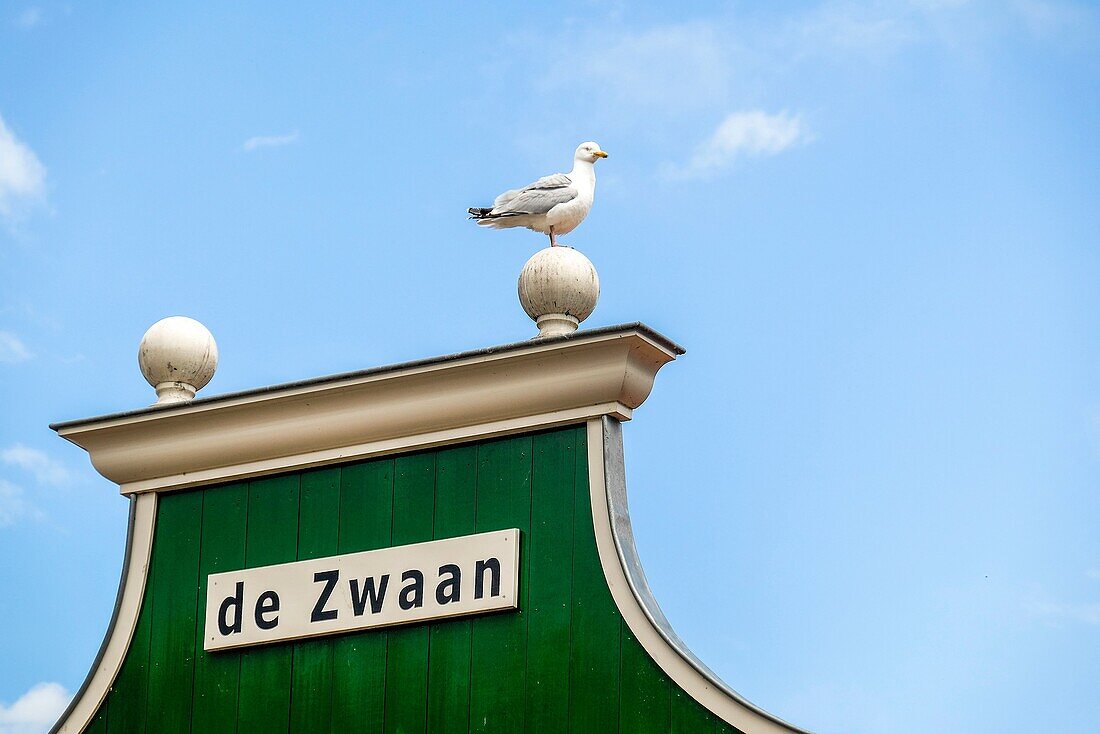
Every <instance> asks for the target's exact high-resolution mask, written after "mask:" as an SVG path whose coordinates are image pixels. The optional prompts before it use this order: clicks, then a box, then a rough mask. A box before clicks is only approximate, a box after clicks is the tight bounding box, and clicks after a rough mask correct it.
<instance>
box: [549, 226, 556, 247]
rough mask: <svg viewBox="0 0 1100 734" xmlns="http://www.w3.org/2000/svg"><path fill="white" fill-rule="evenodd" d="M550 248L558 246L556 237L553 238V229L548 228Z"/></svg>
mask: <svg viewBox="0 0 1100 734" xmlns="http://www.w3.org/2000/svg"><path fill="white" fill-rule="evenodd" d="M550 246H551V247H557V246H558V240H557V238H556V237H554V228H553V227H551V228H550Z"/></svg>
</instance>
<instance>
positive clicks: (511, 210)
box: [467, 142, 607, 247]
mask: <svg viewBox="0 0 1100 734" xmlns="http://www.w3.org/2000/svg"><path fill="white" fill-rule="evenodd" d="M606 157H607V153H605V152H604V151H603V150H602V149H601V148H600V146H599V145H597V144H596V143H592V142H589V143H581V144H580V145H578V146H577V152H576V153H575V154H574V155H573V170H572V171H570V172H569V173H555V174H553V175H552V176H543V177H542V178H540V179H539V180H538V181H535V182H534V183H533V184H529V185H527V186H524V187H523V188H522V189H512V190H510V191H505V192H504V193H503V194H501V195H500V196H498V197H497V198H496V200H495V201H494V202H493V205H492V206H491V207H489V208H472V209H468V210H467V211H468V212H469V213H470V219H473V220H474V221H476V222H477V223H478V225H479V226H482V227H493V228H495V229H504V228H506V227H526V228H527V229H531V230H534V231H536V232H542V233H543V234H546V235H550V246H551V247H557V246H558V239H557V236H558V235H559V234H569V233H570V232H572V231H573V230H574V229H576V228H577V225H578V224H580V223H581V222H583V221H584V218H585V217H586V216H588V210H589V209H591V208H592V197H593V196H595V194H596V167H595V163H596V161H597V160H599V159H600V158H606Z"/></svg>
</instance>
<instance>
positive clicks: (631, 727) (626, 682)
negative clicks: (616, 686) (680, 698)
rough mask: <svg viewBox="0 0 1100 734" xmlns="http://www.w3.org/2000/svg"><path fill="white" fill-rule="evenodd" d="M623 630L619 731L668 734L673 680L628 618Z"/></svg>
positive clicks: (622, 627) (638, 733) (622, 624)
mask: <svg viewBox="0 0 1100 734" xmlns="http://www.w3.org/2000/svg"><path fill="white" fill-rule="evenodd" d="M621 631H622V638H621V639H622V643H621V648H622V649H621V652H620V658H621V660H622V663H621V667H622V676H621V679H620V680H621V681H622V688H621V689H620V692H619V731H621V732H632V733H634V732H636V733H637V734H666V732H668V731H669V730H670V729H671V727H672V724H671V705H672V699H671V697H670V696H671V693H672V685H671V681H669V679H668V676H667V675H665V673H664V671H663V670H661V669H660V668H659V667H657V664H656V663H655V662H653V659H652V658H650V657H649V654H648V653H647V652H646V651H645V649H643V648H642V645H641V643H639V642H638V640H637V639H636V638H635V637H634V635H633V633H631V631H630V628H629V627H627V625H626V621H625V620H623V621H622V623H621Z"/></svg>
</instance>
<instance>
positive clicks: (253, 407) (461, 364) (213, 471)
mask: <svg viewBox="0 0 1100 734" xmlns="http://www.w3.org/2000/svg"><path fill="white" fill-rule="evenodd" d="M662 339H663V338H662V337H659V335H655V334H654V333H653V332H650V331H649V330H648V329H645V328H644V327H641V326H628V327H621V328H617V329H609V330H601V331H596V332H591V333H587V334H585V333H583V332H577V334H575V335H570V336H569V337H562V338H553V339H547V340H540V341H538V342H531V343H522V344H517V345H511V346H508V347H502V348H499V349H493V350H486V351H483V352H473V353H470V354H468V355H458V356H456V357H445V358H440V359H438V360H430V361H426V362H417V363H412V364H409V365H404V366H397V367H393V368H384V369H380V370H370V371H367V372H362V373H355V374H350V375H344V376H340V377H335V378H328V379H325V380H320V381H313V382H308V383H299V384H296V385H287V386H282V387H275V388H268V389H264V390H258V391H253V392H250V393H240V394H237V395H231V396H225V397H223V398H209V399H206V400H204V401H195V402H194V403H191V404H183V405H175V406H165V407H157V408H152V409H145V410H141V411H137V412H135V413H129V414H121V415H115V416H106V417H104V418H99V419H92V420H87V421H79V422H76V423H66V424H60V425H58V426H55V428H56V430H57V431H58V433H59V434H60V435H61V436H63V437H64V438H66V439H68V440H69V441H72V442H73V443H75V444H77V445H78V446H80V447H82V448H84V449H85V450H87V451H88V454H89V456H90V458H91V461H92V464H93V465H94V466H95V468H96V469H97V470H98V471H99V473H100V474H102V475H103V476H105V477H107V478H108V479H110V480H111V481H113V482H114V483H115V484H118V485H119V487H120V490H121V492H122V493H124V494H132V493H139V492H149V491H163V490H171V489H181V488H185V487H193V486H197V485H200V484H208V483H211V482H220V481H229V480H235V479H244V478H247V477H251V476H256V475H259V474H266V473H271V472H275V471H289V470H295V469H304V468H307V467H310V466H317V465H319V464H325V463H331V462H333V461H344V460H350V459H361V458H366V457H369V456H375V455H380V454H385V453H394V452H398V451H407V450H413V449H422V448H427V447H431V446H436V445H440V444H445V443H454V442H456V441H467V440H474V439H482V438H489V437H493V436H499V435H505V434H509V433H519V432H524V431H529V430H533V429H538V428H548V427H552V426H556V425H563V424H566V423H573V422H581V421H584V420H587V419H589V418H594V417H598V416H601V415H612V416H614V417H615V418H617V419H619V420H629V419H630V417H631V411H632V410H633V409H634V408H636V407H638V406H639V405H641V404H642V402H644V401H645V399H646V398H647V397H649V393H650V390H652V388H653V380H654V377H655V376H656V374H657V371H658V370H659V369H660V368H661V367H662V366H663V365H665V364H667V363H668V362H670V361H672V360H673V359H675V358H676V355H677V354H679V353H680V350H679V348H678V347H675V345H672V344H671V342H667V340H665V341H662ZM670 345H671V346H670Z"/></svg>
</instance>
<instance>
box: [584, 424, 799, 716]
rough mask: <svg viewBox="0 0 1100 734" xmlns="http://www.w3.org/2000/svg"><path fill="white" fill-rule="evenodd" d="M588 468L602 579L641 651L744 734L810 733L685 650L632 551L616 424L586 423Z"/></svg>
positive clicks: (686, 689)
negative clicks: (763, 705) (732, 685)
mask: <svg viewBox="0 0 1100 734" xmlns="http://www.w3.org/2000/svg"><path fill="white" fill-rule="evenodd" d="M588 466H589V480H590V482H591V492H592V516H593V522H594V523H595V526H596V527H595V530H596V545H597V549H598V551H599V554H600V562H601V564H602V565H603V570H604V575H605V577H606V578H607V582H608V586H609V587H610V588H611V592H612V596H613V598H614V599H615V603H616V605H617V606H618V607H619V611H620V612H621V613H622V615H623V618H624V619H625V620H626V622H627V624H628V625H629V627H630V630H631V632H633V633H634V636H635V637H636V638H637V639H638V641H639V642H640V643H641V644H642V646H643V647H644V648H645V650H646V652H648V653H649V654H650V655H651V656H652V657H653V659H654V661H656V663H657V664H658V665H659V666H660V667H661V669H662V670H664V671H665V673H666V674H667V675H668V676H669V677H670V678H671V679H672V680H673V681H675V682H676V683H677V685H679V686H680V687H681V688H683V689H684V690H685V691H687V692H688V693H689V694H690V695H691V696H692V697H694V698H695V699H696V700H697V701H698V702H699V703H701V704H702V705H704V706H705V707H706V708H707V709H709V710H710V711H711V713H713V714H714V715H715V716H718V717H720V718H721V719H722V720H724V721H726V722H728V723H730V724H732V725H734V726H736V727H737V728H738V729H740V730H741V731H743V732H744V733H745V734H780V733H785V734H791V733H794V734H810V732H808V731H807V730H805V729H801V728H799V727H797V726H795V725H793V724H790V723H788V722H786V721H783V720H782V719H780V718H779V717H777V716H775V715H774V714H770V713H768V712H767V711H765V710H764V709H762V708H760V707H759V706H757V705H755V704H753V703H751V702H750V701H748V700H746V699H745V698H744V697H743V696H741V695H740V694H739V693H737V691H735V690H733V689H732V688H730V687H729V686H728V685H727V684H726V683H725V682H724V681H723V680H722V679H721V678H719V677H718V675H717V674H716V673H715V672H714V671H713V670H711V669H710V668H709V667H707V665H706V664H705V663H703V661H702V660H700V659H699V658H698V657H697V656H696V655H695V654H694V653H693V652H692V651H691V650H690V649H688V647H687V645H686V644H684V641H683V640H681V639H680V637H679V635H677V634H676V632H675V630H673V629H672V625H670V624H669V622H668V619H667V618H666V617H665V615H664V612H662V611H661V608H660V606H659V605H658V604H657V600H656V599H655V598H654V596H653V592H652V591H651V590H650V588H649V583H648V582H647V581H646V577H645V572H644V571H643V569H642V564H641V560H640V559H639V557H638V551H637V549H636V548H635V546H634V531H633V529H632V528H631V524H630V513H629V511H628V509H627V494H626V466H625V462H624V456H623V441H622V425H621V424H620V423H619V421H617V420H614V419H612V418H609V417H606V416H605V417H603V418H601V419H597V420H591V421H589V422H588Z"/></svg>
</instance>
